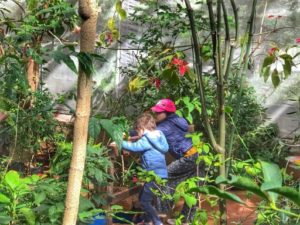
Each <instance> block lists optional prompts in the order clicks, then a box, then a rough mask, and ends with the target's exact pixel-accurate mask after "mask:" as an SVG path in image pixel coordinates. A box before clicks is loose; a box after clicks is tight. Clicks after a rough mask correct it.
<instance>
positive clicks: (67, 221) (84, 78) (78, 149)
mask: <svg viewBox="0 0 300 225" xmlns="http://www.w3.org/2000/svg"><path fill="white" fill-rule="evenodd" d="M78 13H79V15H80V17H81V19H82V25H81V33H80V51H81V52H86V53H92V52H93V51H94V47H95V38H96V26H97V18H98V8H97V3H96V0H79V10H78ZM91 86H92V77H91V74H86V73H85V72H84V71H83V70H82V68H81V66H80V64H79V77H78V83H77V105H76V113H75V116H76V117H75V123H74V137H73V154H72V161H71V166H70V172H69V180H68V190H67V197H66V203H65V212H64V219H63V225H75V224H76V220H77V214H78V207H79V199H80V190H81V182H82V177H83V171H84V164H85V157H86V145H87V137H88V122H89V116H90V107H91Z"/></svg>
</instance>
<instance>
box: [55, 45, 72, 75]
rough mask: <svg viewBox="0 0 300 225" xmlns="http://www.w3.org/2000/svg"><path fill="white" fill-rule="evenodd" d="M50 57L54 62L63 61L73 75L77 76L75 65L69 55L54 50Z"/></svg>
mask: <svg viewBox="0 0 300 225" xmlns="http://www.w3.org/2000/svg"><path fill="white" fill-rule="evenodd" d="M52 56H53V59H54V60H55V61H56V62H58V63H60V62H61V61H63V62H64V63H65V64H66V65H67V66H68V67H69V68H70V69H71V70H72V71H73V72H74V73H76V74H77V68H76V65H75V63H74V61H73V60H72V59H71V57H70V56H69V55H67V54H64V53H63V52H62V51H61V50H56V51H54V52H53V54H52Z"/></svg>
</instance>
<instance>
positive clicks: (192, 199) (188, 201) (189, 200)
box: [182, 194, 197, 208]
mask: <svg viewBox="0 0 300 225" xmlns="http://www.w3.org/2000/svg"><path fill="white" fill-rule="evenodd" d="M182 197H183V198H184V201H185V203H186V204H187V206H188V207H189V208H192V207H193V206H194V205H196V203H197V199H196V198H195V197H194V196H193V195H189V194H183V195H182Z"/></svg>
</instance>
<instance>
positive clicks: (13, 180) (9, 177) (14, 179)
mask: <svg viewBox="0 0 300 225" xmlns="http://www.w3.org/2000/svg"><path fill="white" fill-rule="evenodd" d="M4 180H5V182H6V183H7V184H8V186H9V187H10V188H11V189H12V190H14V189H16V188H17V187H18V186H19V185H20V183H21V180H20V175H19V174H18V172H17V171H14V170H10V171H8V172H7V174H6V175H5V177H4Z"/></svg>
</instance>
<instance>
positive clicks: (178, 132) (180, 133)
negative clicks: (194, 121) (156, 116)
mask: <svg viewBox="0 0 300 225" xmlns="http://www.w3.org/2000/svg"><path fill="white" fill-rule="evenodd" d="M157 129H158V130H160V131H162V132H163V133H164V135H165V136H166V139H167V141H168V144H169V152H170V154H171V155H172V156H173V157H175V158H176V159H179V158H181V157H182V156H183V154H184V153H185V152H186V151H188V150H189V149H190V148H191V147H193V143H192V139H191V138H186V137H185V135H186V134H187V133H188V129H189V125H188V122H187V121H186V120H185V119H184V118H182V117H179V116H178V115H177V114H175V113H172V114H170V115H168V116H167V118H166V119H164V120H163V121H161V122H160V123H159V124H158V125H157Z"/></svg>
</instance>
